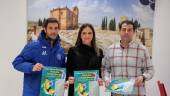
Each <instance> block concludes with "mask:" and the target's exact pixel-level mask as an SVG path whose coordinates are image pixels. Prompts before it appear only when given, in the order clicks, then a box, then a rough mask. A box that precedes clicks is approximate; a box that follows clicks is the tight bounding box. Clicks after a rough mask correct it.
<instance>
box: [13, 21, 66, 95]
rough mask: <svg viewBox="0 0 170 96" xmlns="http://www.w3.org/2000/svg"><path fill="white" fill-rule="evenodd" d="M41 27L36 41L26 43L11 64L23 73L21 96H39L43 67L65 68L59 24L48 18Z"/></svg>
mask: <svg viewBox="0 0 170 96" xmlns="http://www.w3.org/2000/svg"><path fill="white" fill-rule="evenodd" d="M43 27H44V28H43V31H42V32H41V33H40V35H39V37H38V40H37V41H33V42H31V43H28V44H27V45H26V46H25V47H24V49H23V50H22V52H21V53H20V54H19V55H18V56H17V57H16V58H15V60H14V61H13V63H12V64H13V66H14V68H15V69H16V70H18V71H21V72H23V73H24V88H23V96H39V93H40V83H41V72H42V69H43V66H51V67H65V56H64V49H63V48H62V47H61V45H60V37H59V35H58V32H59V22H58V21H57V20H56V19H55V18H48V19H47V20H46V21H45V23H44V26H43Z"/></svg>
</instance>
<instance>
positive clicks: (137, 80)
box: [135, 76, 144, 86]
mask: <svg viewBox="0 0 170 96" xmlns="http://www.w3.org/2000/svg"><path fill="white" fill-rule="evenodd" d="M143 80H144V77H143V76H138V77H137V78H136V80H135V86H141V85H142V84H143Z"/></svg>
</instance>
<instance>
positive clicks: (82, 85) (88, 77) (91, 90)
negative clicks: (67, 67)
mask: <svg viewBox="0 0 170 96" xmlns="http://www.w3.org/2000/svg"><path fill="white" fill-rule="evenodd" d="M74 77H75V82H74V94H75V96H99V85H98V81H97V80H98V78H99V71H98V70H85V71H75V72H74Z"/></svg>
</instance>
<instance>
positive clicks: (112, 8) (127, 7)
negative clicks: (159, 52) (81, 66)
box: [27, 0, 155, 55]
mask: <svg viewBox="0 0 170 96" xmlns="http://www.w3.org/2000/svg"><path fill="white" fill-rule="evenodd" d="M154 8H155V0H27V18H28V19H27V20H28V22H27V25H28V26H27V41H28V42H31V41H32V40H36V39H37V36H38V35H39V33H40V31H41V30H42V24H43V22H44V21H45V20H46V19H47V18H48V17H54V18H56V19H57V20H58V21H59V23H60V32H59V35H60V37H61V40H62V41H61V43H62V46H63V47H64V48H65V52H66V53H67V51H68V49H69V48H70V47H71V46H74V45H75V41H76V38H77V32H78V29H79V27H80V26H81V25H82V24H83V23H90V24H92V25H93V26H94V28H95V31H96V38H97V44H98V46H99V47H100V48H102V49H105V48H107V47H108V46H109V45H111V44H112V43H115V42H119V40H120V37H119V29H118V24H119V23H120V22H121V21H123V20H127V19H129V20H132V21H133V22H134V23H135V25H136V26H137V32H136V35H135V37H134V39H135V40H137V41H139V42H141V43H143V44H144V45H145V46H146V47H147V48H148V49H149V52H150V55H152V41H153V40H152V37H153V16H154Z"/></svg>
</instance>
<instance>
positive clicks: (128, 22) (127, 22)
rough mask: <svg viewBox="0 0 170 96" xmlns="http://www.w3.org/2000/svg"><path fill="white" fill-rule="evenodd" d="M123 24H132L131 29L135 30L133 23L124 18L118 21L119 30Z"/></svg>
mask: <svg viewBox="0 0 170 96" xmlns="http://www.w3.org/2000/svg"><path fill="white" fill-rule="evenodd" d="M123 24H127V25H132V26H133V31H136V26H135V24H134V23H133V22H132V21H130V20H125V21H122V22H120V23H119V30H121V28H122V25H123Z"/></svg>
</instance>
